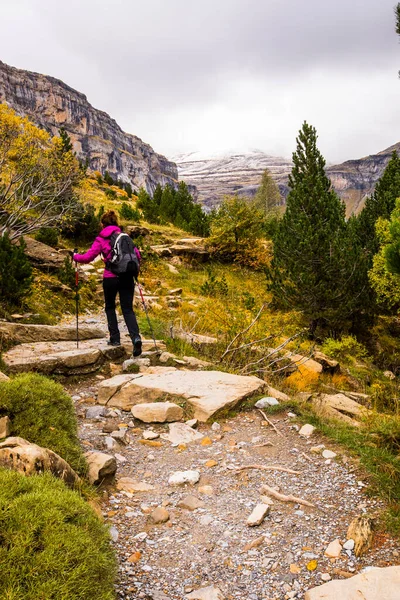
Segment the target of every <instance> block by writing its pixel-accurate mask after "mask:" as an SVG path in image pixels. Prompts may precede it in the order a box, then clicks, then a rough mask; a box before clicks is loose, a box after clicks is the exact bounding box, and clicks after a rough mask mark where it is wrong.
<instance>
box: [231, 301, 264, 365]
mask: <svg viewBox="0 0 400 600" xmlns="http://www.w3.org/2000/svg"><path fill="white" fill-rule="evenodd" d="M266 306H267V304H266V303H264V304H263V305H262V306H261V308H260V310H259V311H258V313H257V315H256V316H255V317H254V319H253V320H252V322H251V323H250V325H249V326H248V327H246V329H243V331H239V333H237V334H236V335H235V337H234V338H233V340H232V341H231V342H230V343H229V344H228V346H227V348H226V350H225V352H224V353H223V355H222V356H221V358H220V360H223V359H224V358H225V356H226V355H227V354H228V352H229V351H230V350H231V348H232V346H233V344H234V343H235V342H236V340H237V339H238V338H239V337H240V336H242V335H244V334H245V333H247V332H248V331H250V329H251V328H252V327H254V325H255V324H256V323H257V321H258V319H259V318H260V316H261V313H262V312H263V310H264V309H265V308H266Z"/></svg>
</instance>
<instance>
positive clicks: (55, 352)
mask: <svg viewBox="0 0 400 600" xmlns="http://www.w3.org/2000/svg"><path fill="white" fill-rule="evenodd" d="M159 343H160V345H161V344H162V342H159ZM153 347H154V343H153V341H149V340H143V346H142V348H143V351H145V350H150V349H152V348H153ZM131 353H132V343H131V342H130V343H129V344H128V343H127V342H126V343H125V344H123V345H121V346H117V347H114V346H107V338H104V337H103V338H101V339H91V340H84V341H81V342H80V343H79V348H77V347H76V342H72V341H61V342H36V343H29V344H19V345H18V346H15V347H14V348H11V350H8V352H5V353H4V354H3V356H2V358H3V361H4V364H5V365H6V367H7V369H8V370H9V371H10V372H11V373H22V372H29V371H36V372H38V373H43V374H46V375H50V374H57V375H83V374H88V373H94V372H95V371H97V370H98V369H99V368H100V367H101V366H102V365H103V364H104V363H105V362H107V361H114V360H118V359H120V358H124V357H125V358H126V357H127V356H129V355H130V354H131Z"/></svg>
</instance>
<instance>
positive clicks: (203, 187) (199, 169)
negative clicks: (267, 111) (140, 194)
mask: <svg viewBox="0 0 400 600" xmlns="http://www.w3.org/2000/svg"><path fill="white" fill-rule="evenodd" d="M172 160H173V162H176V163H177V165H178V174H179V179H181V180H184V181H186V183H188V184H191V185H195V186H196V187H197V190H198V200H199V202H201V204H204V205H206V206H208V207H210V208H211V207H212V206H215V205H218V204H219V203H220V202H221V200H222V199H223V197H224V196H225V195H232V194H239V195H241V196H253V195H254V194H255V192H256V189H257V187H258V185H259V184H260V180H261V176H262V174H263V172H264V171H265V169H269V171H270V172H271V174H272V176H273V177H274V179H275V180H276V182H277V183H278V185H279V186H280V188H281V192H282V194H283V195H285V191H286V183H287V176H288V174H289V173H290V170H291V168H292V163H291V161H290V160H289V159H286V158H280V157H276V156H270V155H268V154H265V152H262V151H261V150H252V151H250V152H242V153H239V152H237V153H236V152H233V153H228V154H224V155H214V156H213V155H208V156H205V155H203V154H201V153H200V152H190V153H188V154H179V155H177V156H174V157H173V158H172Z"/></svg>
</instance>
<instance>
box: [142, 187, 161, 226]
mask: <svg viewBox="0 0 400 600" xmlns="http://www.w3.org/2000/svg"><path fill="white" fill-rule="evenodd" d="M137 207H138V208H140V210H141V211H142V212H143V217H144V219H145V220H146V221H148V222H149V223H159V222H160V209H159V206H158V205H157V203H156V202H155V201H154V199H153V198H151V197H150V195H149V194H148V192H147V191H146V190H145V189H144V188H140V190H139V193H138V201H137Z"/></svg>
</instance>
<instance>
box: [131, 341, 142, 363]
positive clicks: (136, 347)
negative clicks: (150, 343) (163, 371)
mask: <svg viewBox="0 0 400 600" xmlns="http://www.w3.org/2000/svg"><path fill="white" fill-rule="evenodd" d="M141 354H142V340H141V338H140V337H137V338H135V339H134V340H133V357H134V358H137V357H138V356H140V355H141Z"/></svg>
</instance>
